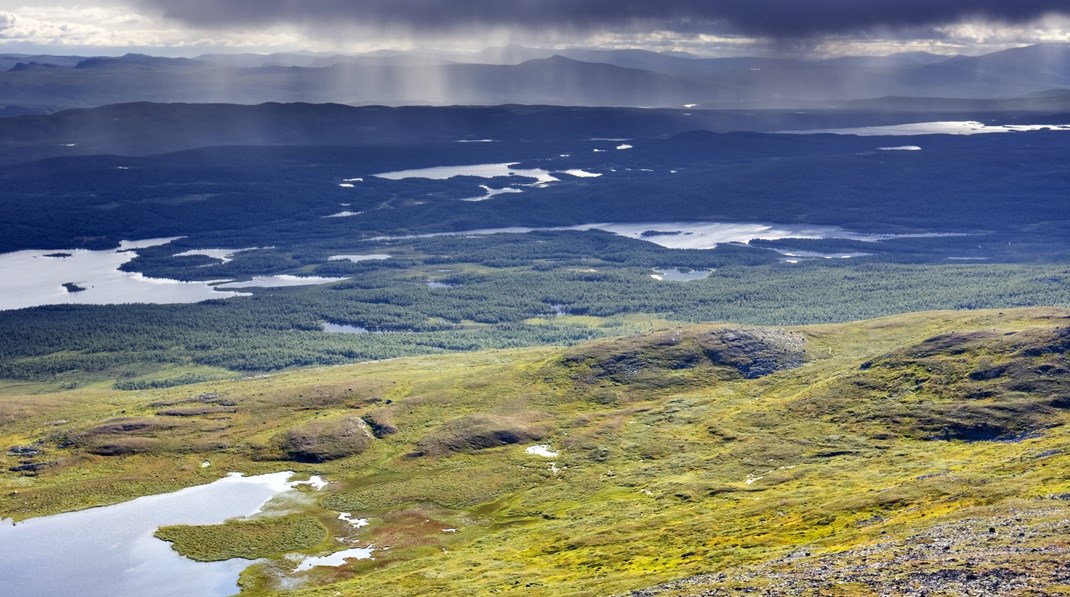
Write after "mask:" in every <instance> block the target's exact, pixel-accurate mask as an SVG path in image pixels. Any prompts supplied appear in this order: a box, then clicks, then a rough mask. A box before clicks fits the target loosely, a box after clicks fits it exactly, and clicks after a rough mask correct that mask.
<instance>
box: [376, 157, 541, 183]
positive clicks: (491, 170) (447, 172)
mask: <svg viewBox="0 0 1070 597" xmlns="http://www.w3.org/2000/svg"><path fill="white" fill-rule="evenodd" d="M518 163H519V162H512V163H504V164H475V165H471V166H435V167H433V168H417V169H414V170H399V171H397V172H383V173H381V174H376V175H375V177H376V178H385V179H387V180H406V179H409V178H426V179H428V180H448V179H450V178H456V177H458V176H471V177H474V178H499V177H504V176H523V177H525V178H534V179H535V181H536V182H535V184H547V183H551V182H559V179H558V178H556V177H554V176H553V175H551V174H550V172H549V171H547V170H543V169H541V168H530V169H522V168H515V166H516V165H517V164H518Z"/></svg>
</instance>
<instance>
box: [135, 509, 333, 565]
mask: <svg viewBox="0 0 1070 597" xmlns="http://www.w3.org/2000/svg"><path fill="white" fill-rule="evenodd" d="M156 537H157V538H158V539H162V540H164V541H168V542H170V543H171V546H172V548H174V550H175V551H177V552H178V553H180V554H182V555H184V556H186V557H187V558H190V559H192V560H197V561H199V562H220V561H223V560H229V559H232V558H245V559H247V560H256V559H259V558H271V557H279V556H282V555H285V554H287V553H291V552H299V551H307V550H310V549H313V548H315V547H318V546H320V545H322V544H323V543H324V542H325V541H326V540H327V528H326V527H325V526H323V524H321V523H320V521H318V520H316V518H315V517H314V516H285V517H266V518H258V519H254V520H235V521H230V522H227V523H224V524H217V525H209V526H188V525H179V526H169V527H162V528H160V529H159V530H157V531H156Z"/></svg>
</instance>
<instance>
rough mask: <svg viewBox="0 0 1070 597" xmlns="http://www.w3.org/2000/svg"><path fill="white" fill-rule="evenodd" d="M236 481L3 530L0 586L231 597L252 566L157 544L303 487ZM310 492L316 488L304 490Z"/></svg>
mask: <svg viewBox="0 0 1070 597" xmlns="http://www.w3.org/2000/svg"><path fill="white" fill-rule="evenodd" d="M292 476H293V473H290V472H282V473H274V474H269V475H259V476H255V477H244V476H241V475H239V474H235V473H232V474H231V475H229V476H227V477H225V478H223V479H220V480H218V481H216V482H214V483H209V484H207V485H200V486H197V487H190V488H187V489H183V490H180V491H176V492H174V493H169V494H164V495H154V496H148V497H142V498H138V499H136V500H133V501H130V502H125V503H122V504H116V505H114V506H107V507H103V508H93V509H90V510H82V511H79V512H69V513H66V514H58V515H55V516H46V517H43V518H33V519H30V520H26V521H23V522H20V523H18V524H14V525H13V524H12V523H11V522H10V521H7V522H5V523H3V524H0V579H3V580H2V582H0V586H2V592H3V594H5V595H12V596H14V595H18V596H19V597H53V596H56V595H71V596H75V595H76V596H78V597H143V596H144V595H152V596H153V597H187V596H190V595H198V596H203V597H224V596H227V595H233V594H235V593H237V592H238V586H237V582H238V575H239V574H240V573H241V571H242V570H244V569H245V568H247V567H248V566H249V565H250V564H251V563H252V562H251V561H249V560H242V559H234V560H228V561H225V562H208V563H202V562H194V561H193V560H189V559H186V558H184V557H182V556H180V555H179V554H178V553H176V552H175V551H174V550H172V549H171V545H170V544H169V543H166V542H164V541H161V540H159V539H156V538H155V537H153V533H155V532H156V529H158V528H159V527H161V526H168V525H176V524H188V525H209V524H219V523H222V522H224V521H226V520H228V519H231V518H236V517H244V516H250V515H253V514H256V513H257V512H260V511H261V510H262V509H263V508H264V507H265V505H267V504H268V502H270V501H271V500H272V499H273V498H276V497H278V496H280V495H283V494H285V493H287V492H290V491H292V490H293V489H294V487H295V485H297V484H298V483H301V482H296V483H295V482H291V481H290V480H289V479H290V477H292ZM303 483H305V484H308V483H309V482H307V481H306V482H303Z"/></svg>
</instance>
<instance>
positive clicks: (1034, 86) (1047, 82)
mask: <svg viewBox="0 0 1070 597" xmlns="http://www.w3.org/2000/svg"><path fill="white" fill-rule="evenodd" d="M1068 48H1070V46H1067V45H1039V46H1031V47H1027V48H1018V49H1014V50H1007V51H1004V52H997V53H994V54H990V55H986V56H975V57H967V56H958V57H950V58H948V57H942V56H937V55H932V54H899V55H893V56H887V57H848V58H836V59H831V60H798V59H785V58H714V59H709V58H694V57H682V56H678V55H669V54H661V53H655V52H647V51H642V50H590V49H565V50H561V51H560V52H559V53H558V54H550V55H547V54H548V52H549V51H547V50H532V49H529V48H522V47H512V46H510V47H506V48H497V49H492V50H488V51H486V52H485V53H480V54H467V55H465V54H442V55H434V54H426V53H398V52H389V53H373V54H365V55H359V56H334V55H328V56H312V55H308V56H306V55H286V54H283V55H269V56H256V55H249V54H243V55H235V56H232V57H228V56H222V55H208V56H207V57H206V59H203V60H191V59H184V58H157V57H150V56H144V55H136V54H129V55H126V56H122V57H119V58H85V59H81V58H79V59H78V60H74V59H73V58H64V59H62V60H60V59H53V58H54V57H27V56H22V55H6V56H5V57H2V58H0V70H7V71H10V70H11V67H13V66H15V65H16V64H18V63H20V62H22V63H29V62H38V63H41V64H45V63H47V64H57V65H59V66H64V67H67V66H73V67H74V68H59V69H21V70H19V71H17V72H0V105H5V104H13V105H22V106H44V107H50V108H51V107H54V106H61V107H71V108H74V107H93V106H100V105H106V104H112V103H125V102H131V101H157V102H190V103H213V102H214V103H244V104H257V103H263V102H268V101H275V102H312V103H324V102H336V103H345V104H351V105H369V104H385V105H400V104H435V105H456V104H478V105H497V104H503V103H524V104H555V105H575V106H633V107H649V106H662V107H679V106H683V105H686V104H702V105H712V104H725V105H732V104H735V105H737V106H738V105H739V104H740V103H744V104H745V105H758V106H760V105H764V103H769V102H773V103H776V104H777V105H778V106H780V107H789V108H798V107H803V108H805V107H807V104H808V103H811V102H814V101H844V100H852V99H863V98H874V97H885V96H921V97H966V98H1004V97H1012V96H1017V95H1021V94H1023V93H1031V92H1037V91H1044V90H1047V89H1053V88H1060V87H1070V50H1068ZM5 60H6V61H7V62H6V64H5ZM473 60H475V61H483V62H490V63H491V64H487V63H476V62H472V61H473ZM72 62H73V63H72ZM5 65H6V67H7V68H6V69H3V68H2V67H4V66H5Z"/></svg>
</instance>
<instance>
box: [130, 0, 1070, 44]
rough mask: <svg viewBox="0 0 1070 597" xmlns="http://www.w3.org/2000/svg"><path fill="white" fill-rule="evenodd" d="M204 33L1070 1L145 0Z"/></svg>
mask: <svg viewBox="0 0 1070 597" xmlns="http://www.w3.org/2000/svg"><path fill="white" fill-rule="evenodd" d="M137 1H139V2H141V3H142V4H144V5H148V6H151V7H154V8H156V9H157V10H160V11H162V12H163V13H164V14H166V15H168V16H170V17H173V18H177V19H180V20H182V21H186V22H188V23H190V24H195V25H200V26H214V27H230V26H235V25H237V26H243V25H244V26H249V25H262V24H274V23H287V24H299V25H306V26H327V27H331V26H342V25H346V24H362V25H366V26H372V27H374V26H389V27H399V28H403V29H408V30H411V31H413V32H416V33H442V34H447V33H450V32H454V31H458V30H464V29H472V28H477V29H478V28H483V27H505V28H512V29H522V30H534V31H538V30H540V29H553V30H556V31H575V32H587V31H600V30H612V29H620V28H628V27H633V26H645V27H650V26H656V27H659V28H665V29H669V30H674V29H675V30H679V29H687V30H695V29H696V28H701V27H703V26H714V25H717V24H719V25H720V27H719V28H721V27H723V26H724V25H728V27H729V28H731V29H734V30H736V31H739V32H741V33H747V34H751V35H760V36H768V37H812V36H817V35H822V34H831V33H846V32H850V31H858V30H865V29H874V28H879V27H889V28H894V29H899V28H908V27H918V26H928V25H940V24H947V23H953V22H958V21H961V20H965V19H974V18H982V19H988V20H995V21H1003V22H1011V23H1014V22H1024V21H1029V20H1032V19H1035V18H1037V17H1042V16H1045V15H1048V14H1070V0H137Z"/></svg>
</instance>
